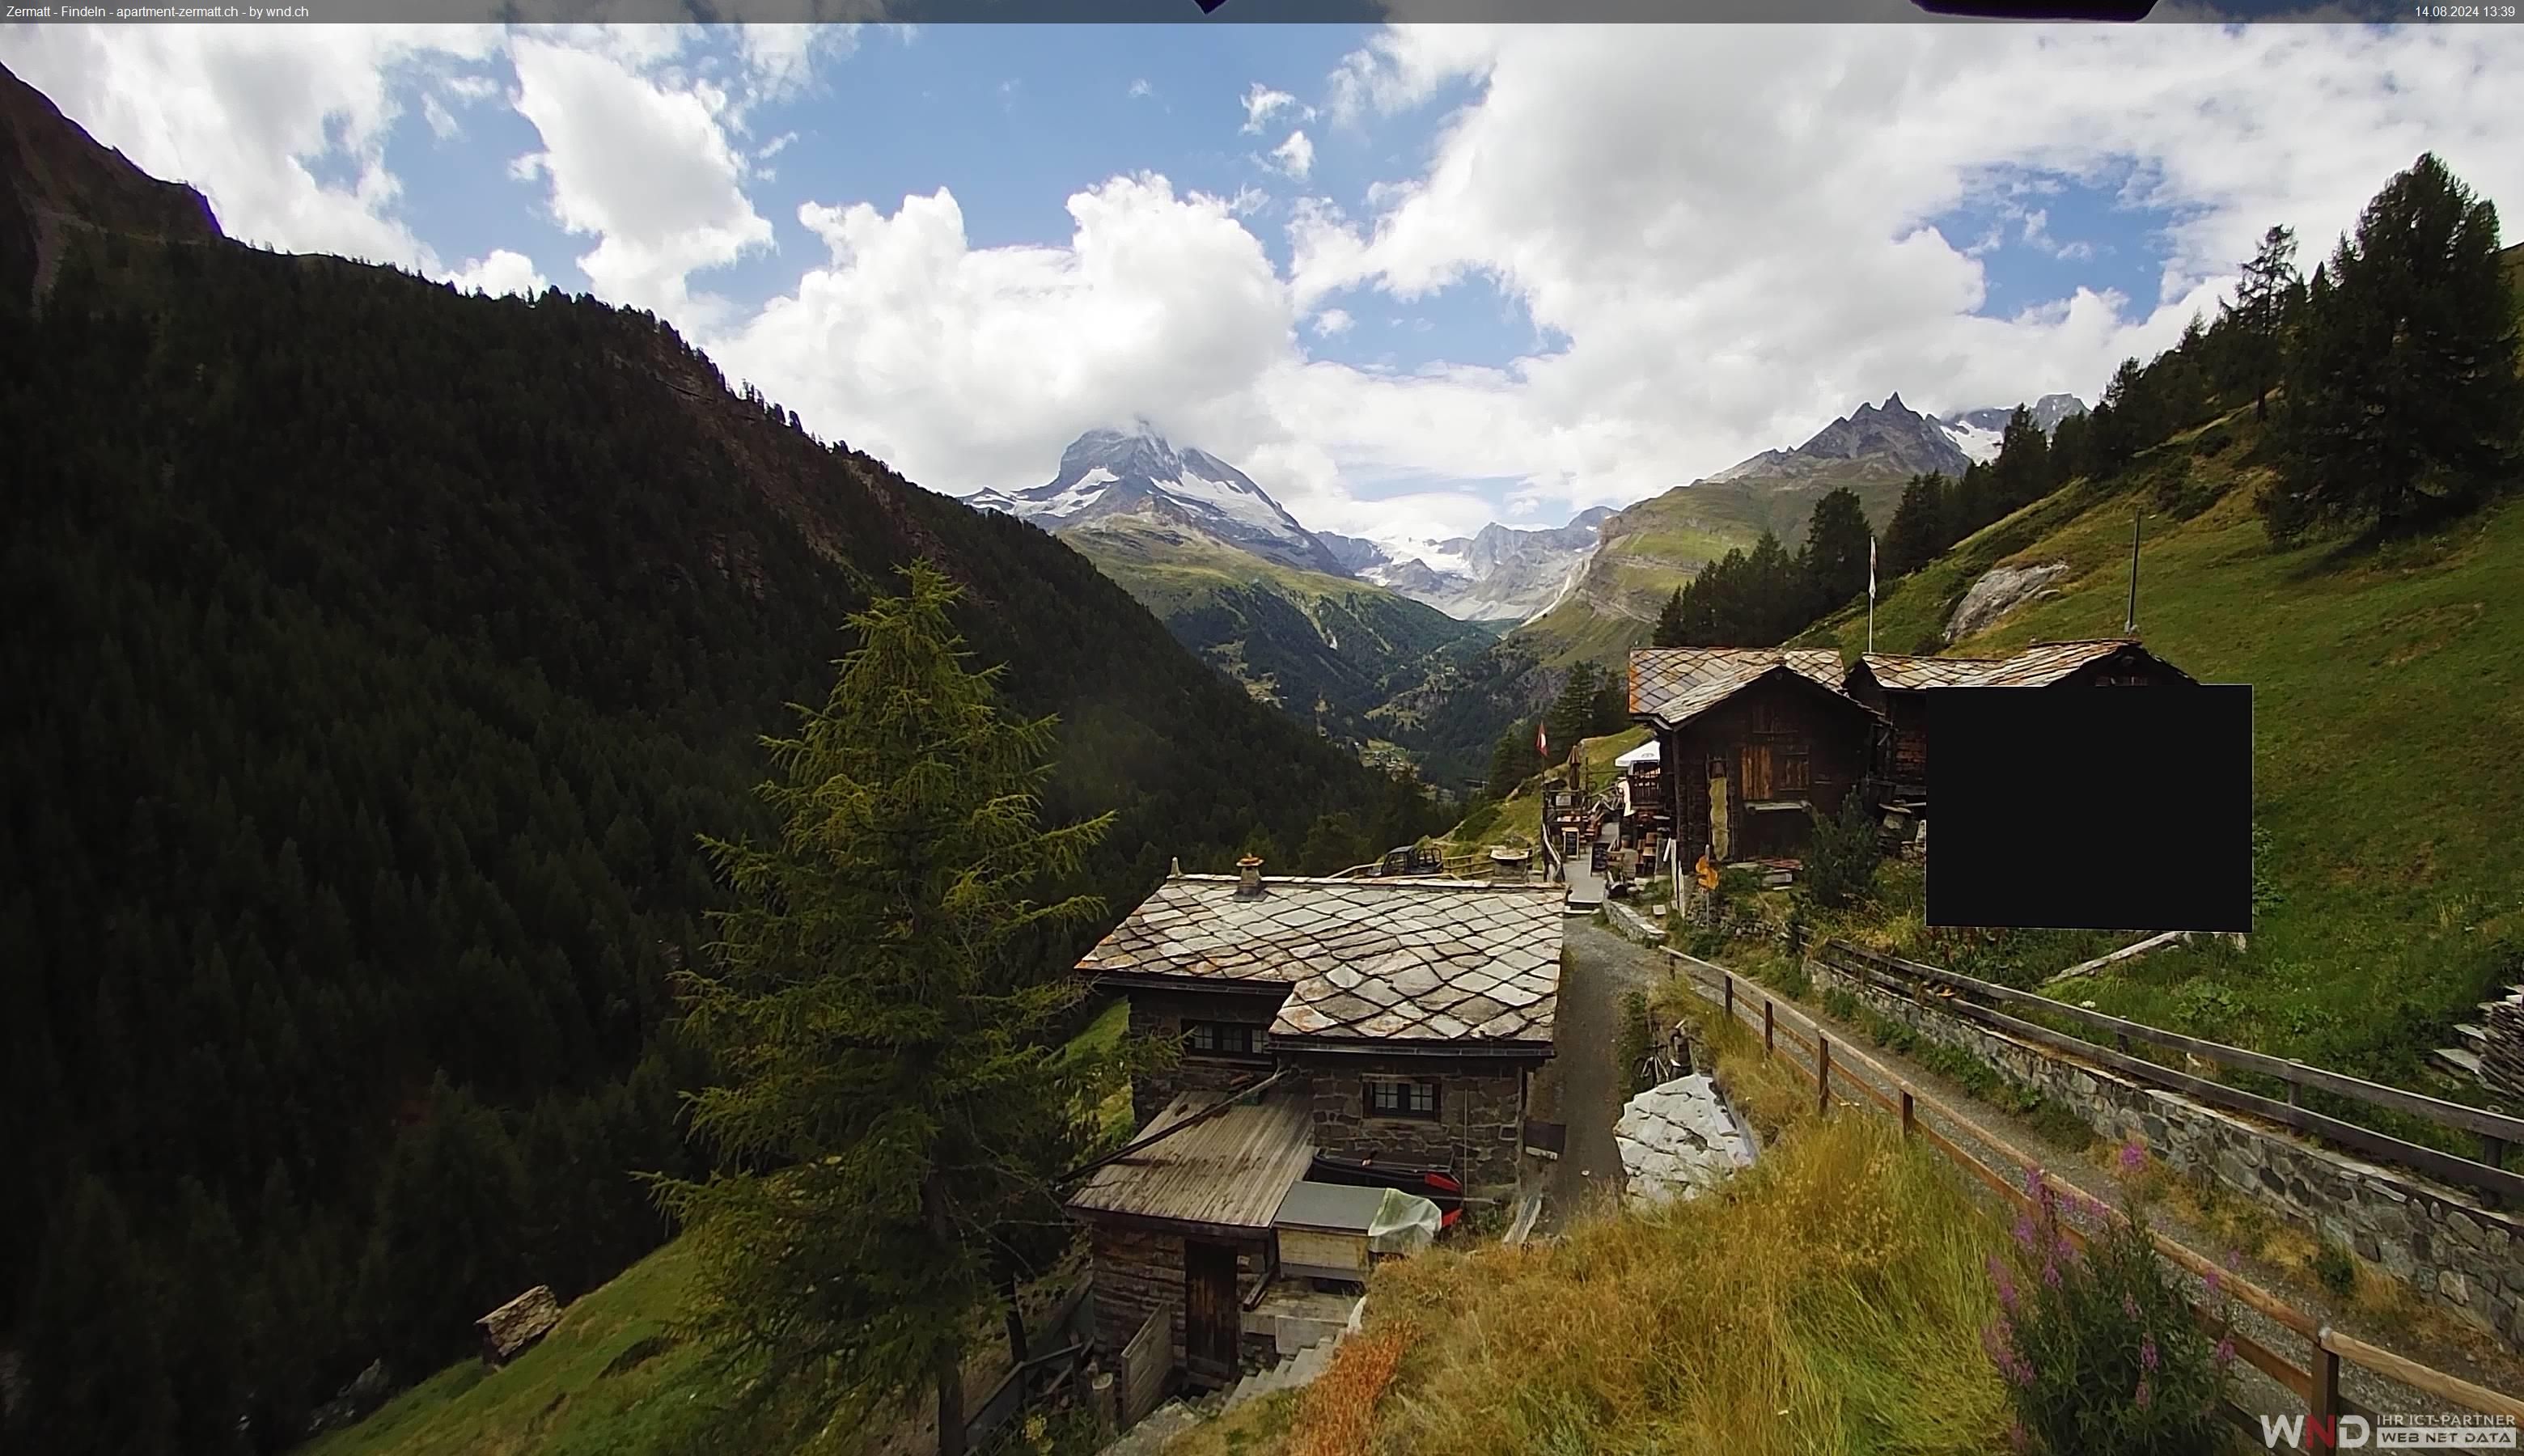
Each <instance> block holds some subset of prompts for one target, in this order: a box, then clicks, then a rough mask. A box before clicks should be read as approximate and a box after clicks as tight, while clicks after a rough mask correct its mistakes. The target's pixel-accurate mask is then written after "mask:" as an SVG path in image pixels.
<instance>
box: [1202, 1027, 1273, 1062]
mask: <svg viewBox="0 0 2524 1456" xmlns="http://www.w3.org/2000/svg"><path fill="white" fill-rule="evenodd" d="M1184 1050H1186V1051H1188V1052H1190V1053H1191V1054H1193V1055H1194V1056H1259V1055H1261V1054H1262V1028H1260V1027H1258V1026H1239V1025H1238V1024H1237V1023H1235V1022H1232V1021H1195V1022H1192V1023H1190V1024H1189V1025H1188V1026H1186V1027H1185V1028H1184Z"/></svg>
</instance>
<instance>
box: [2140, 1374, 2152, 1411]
mask: <svg viewBox="0 0 2524 1456" xmlns="http://www.w3.org/2000/svg"><path fill="white" fill-rule="evenodd" d="M2155 1398H2156V1392H2155V1391H2154V1390H2151V1389H2149V1388H2148V1384H2147V1377H2146V1376H2140V1377H2139V1378H2138V1408H2139V1409H2140V1410H2146V1409H2147V1406H2148V1402H2149V1401H2152V1400H2154V1399H2155Z"/></svg>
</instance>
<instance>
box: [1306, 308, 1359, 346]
mask: <svg viewBox="0 0 2524 1456" xmlns="http://www.w3.org/2000/svg"><path fill="white" fill-rule="evenodd" d="M1354 321H1355V320H1353V319H1352V318H1351V317H1350V316H1349V314H1348V313H1347V312H1346V311H1344V310H1341V309H1326V310H1324V311H1323V312H1322V313H1320V314H1317V315H1315V325H1314V327H1315V334H1316V337H1318V338H1325V339H1333V338H1338V337H1339V336H1340V335H1342V334H1345V333H1348V332H1349V328H1350V324H1351V323H1352V322H1354Z"/></svg>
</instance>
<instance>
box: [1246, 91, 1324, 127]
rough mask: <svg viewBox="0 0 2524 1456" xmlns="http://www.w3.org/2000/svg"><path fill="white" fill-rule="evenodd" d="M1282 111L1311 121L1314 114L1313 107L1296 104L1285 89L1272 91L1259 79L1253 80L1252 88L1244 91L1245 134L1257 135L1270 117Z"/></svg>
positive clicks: (1269, 121)
mask: <svg viewBox="0 0 2524 1456" xmlns="http://www.w3.org/2000/svg"><path fill="white" fill-rule="evenodd" d="M1283 113H1286V114H1287V115H1290V116H1294V117H1296V118H1298V119H1299V120H1300V121H1313V120H1314V116H1315V113H1314V108H1312V107H1307V106H1300V105H1298V104H1297V98H1296V97H1294V96H1291V95H1289V94H1288V93H1287V92H1286V91H1274V90H1272V89H1271V88H1270V87H1269V86H1266V85H1264V84H1262V83H1261V82H1260V81H1255V82H1254V83H1253V86H1252V89H1250V90H1248V91H1246V92H1245V93H1244V130H1245V132H1246V134H1248V135H1259V134H1260V132H1261V130H1262V128H1263V127H1265V126H1268V125H1270V124H1271V119H1272V118H1274V117H1277V116H1280V115H1282V114H1283Z"/></svg>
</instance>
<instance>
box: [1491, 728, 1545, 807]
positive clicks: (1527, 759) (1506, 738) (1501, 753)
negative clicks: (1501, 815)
mask: <svg viewBox="0 0 2524 1456" xmlns="http://www.w3.org/2000/svg"><path fill="white" fill-rule="evenodd" d="M1541 766H1542V759H1541V757H1540V755H1538V754H1536V753H1535V752H1533V721H1532V720H1531V719H1527V720H1525V721H1523V722H1519V723H1510V724H1509V725H1508V729H1507V732H1505V733H1503V734H1500V735H1499V741H1498V743H1497V744H1496V745H1495V746H1494V747H1492V748H1491V750H1490V773H1489V778H1488V780H1487V781H1486V782H1487V786H1488V789H1489V794H1490V797H1491V798H1492V799H1505V798H1507V797H1508V796H1509V795H1511V794H1513V793H1515V792H1516V786H1517V785H1519V784H1522V783H1524V782H1525V781H1526V780H1527V779H1529V778H1531V777H1533V771H1534V770H1535V769H1537V768H1540V767H1541Z"/></svg>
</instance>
